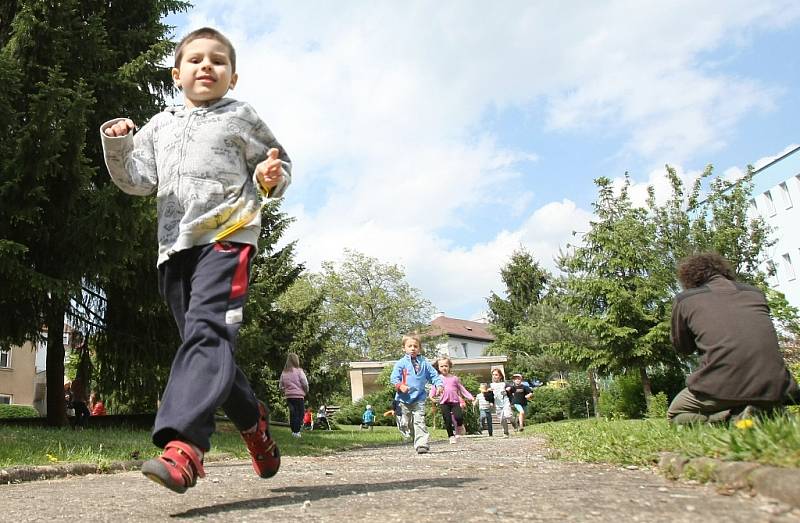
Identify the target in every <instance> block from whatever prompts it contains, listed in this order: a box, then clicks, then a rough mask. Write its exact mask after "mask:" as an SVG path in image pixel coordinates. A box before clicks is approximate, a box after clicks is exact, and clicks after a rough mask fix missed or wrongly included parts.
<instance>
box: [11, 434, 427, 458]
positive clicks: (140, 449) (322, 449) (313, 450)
mask: <svg viewBox="0 0 800 523" xmlns="http://www.w3.org/2000/svg"><path fill="white" fill-rule="evenodd" d="M339 429H340V430H333V431H312V432H303V437H302V438H299V439H295V438H292V437H291V434H290V431H289V429H288V428H284V427H274V428H273V430H272V433H273V436H274V437H275V440H276V441H277V442H278V446H279V447H280V449H281V454H282V455H284V456H306V455H320V454H326V453H330V452H335V451H340V450H347V449H354V448H359V447H367V446H376V445H390V444H396V443H400V442H401V441H402V440H401V437H400V434H399V432H398V431H397V428H395V427H375V428H374V430H372V431H364V430H361V429H360V428H359V427H358V426H348V425H343V426H340V427H339ZM439 437H441V436H439ZM211 446H212V449H211V452H209V454H208V457H207V460H208V461H211V460H214V459H220V458H222V457H230V456H233V457H236V458H242V459H246V458H247V457H248V456H247V450H246V449H245V447H244V443H242V440H241V438H240V437H239V433H238V432H237V431H236V429H235V428H234V427H233V426H232V425H231V424H230V423H218V424H217V432H216V433H215V434H214V436H213V437H212V439H211ZM159 453H160V449H158V448H156V447H155V446H153V444H152V443H151V441H150V432H149V431H146V430H134V429H86V430H82V431H74V430H72V429H69V428H60V429H59V428H29V427H13V426H1V425H0V467H12V466H18V465H50V464H54V463H97V464H98V465H100V466H103V465H107V464H109V463H113V462H115V461H126V460H130V459H149V458H151V457H154V456H157V455H158V454H159Z"/></svg>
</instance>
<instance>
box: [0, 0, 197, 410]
mask: <svg viewBox="0 0 800 523" xmlns="http://www.w3.org/2000/svg"><path fill="white" fill-rule="evenodd" d="M187 5H188V4H187V3H186V2H182V1H179V0H129V1H128V2H125V3H122V2H107V1H101V0H61V1H59V2H49V1H45V0H18V1H16V2H12V4H4V6H3V9H4V10H3V12H2V14H3V15H4V16H6V17H7V18H5V19H3V20H0V38H3V40H2V42H0V43H2V51H0V75H2V76H1V77H0V91H1V92H2V94H0V100H8V101H9V102H10V103H9V105H8V108H7V109H5V110H4V112H3V113H0V114H2V116H3V120H2V121H0V130H2V132H3V136H2V140H0V142H2V143H3V144H4V145H3V147H4V149H5V150H4V152H6V151H8V152H10V154H9V155H4V156H3V158H2V160H0V200H2V201H3V206H2V209H1V210H0V287H2V288H3V289H4V291H3V295H2V297H1V298H0V315H2V321H0V338H2V339H3V340H4V341H5V342H14V343H21V342H22V341H23V340H24V339H37V338H38V337H39V333H40V332H41V328H42V326H43V325H46V326H47V329H48V354H47V384H48V398H47V407H48V422H49V423H50V424H61V423H63V422H64V421H65V417H64V407H63V403H64V402H63V397H62V394H61V389H62V383H63V381H62V380H63V374H64V364H63V362H64V348H63V345H62V342H61V340H62V329H63V320H64V316H65V313H66V314H70V313H72V312H73V311H72V310H71V307H72V304H74V303H76V302H81V301H83V298H84V293H83V292H82V288H83V287H84V286H88V287H89V288H92V289H103V288H104V284H107V283H108V282H110V281H116V280H121V279H122V278H125V277H130V276H132V274H131V273H125V272H124V271H120V270H119V269H120V267H121V266H124V265H125V264H126V263H129V261H130V259H131V258H134V259H135V258H137V256H138V254H137V251H138V250H139V249H140V245H139V241H140V239H141V238H142V233H144V232H150V231H151V230H152V229H148V223H149V220H148V219H147V218H146V217H144V215H143V213H144V212H145V210H144V209H145V207H144V206H143V205H142V204H140V205H135V204H134V205H131V204H130V202H129V201H126V200H127V198H123V197H122V196H121V195H120V194H119V191H117V190H115V189H112V188H111V186H110V184H109V182H108V179H107V175H106V174H105V169H104V168H101V167H100V166H102V165H103V163H102V156H101V153H100V144H99V138H98V129H99V124H100V122H102V121H104V120H106V119H108V118H110V117H112V116H118V115H120V114H125V115H129V116H131V117H133V118H137V119H139V120H140V121H142V120H143V119H144V118H145V115H147V116H149V115H152V114H153V113H154V112H157V110H158V108H159V106H160V105H161V104H162V103H163V97H164V95H165V94H166V93H168V92H169V91H170V89H171V82H170V81H169V74H168V70H167V69H166V68H164V67H161V66H160V65H159V63H160V62H161V60H162V59H163V58H164V57H165V56H166V55H167V54H168V53H169V52H170V50H171V46H172V44H171V42H170V41H169V40H168V32H169V28H168V27H167V26H166V25H164V24H163V23H161V17H162V16H164V15H166V14H168V13H170V12H174V11H176V10H181V9H185V8H186V6H187ZM6 9H7V10H8V12H6ZM9 20H11V23H10V25H9V24H8V21H9ZM87 133H88V134H87ZM150 249H151V250H152V249H153V247H150ZM129 301H135V300H130V298H129ZM109 306H110V303H109Z"/></svg>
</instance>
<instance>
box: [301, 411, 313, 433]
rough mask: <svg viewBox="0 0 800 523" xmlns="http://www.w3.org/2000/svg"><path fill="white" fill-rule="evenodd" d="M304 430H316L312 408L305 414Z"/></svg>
mask: <svg viewBox="0 0 800 523" xmlns="http://www.w3.org/2000/svg"><path fill="white" fill-rule="evenodd" d="M303 430H314V413H313V412H311V407H309V408H307V409H306V412H305V414H303Z"/></svg>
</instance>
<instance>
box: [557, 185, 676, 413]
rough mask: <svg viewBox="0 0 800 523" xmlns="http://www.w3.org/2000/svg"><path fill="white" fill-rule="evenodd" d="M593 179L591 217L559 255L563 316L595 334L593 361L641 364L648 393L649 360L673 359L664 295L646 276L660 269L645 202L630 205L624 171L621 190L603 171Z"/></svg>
mask: <svg viewBox="0 0 800 523" xmlns="http://www.w3.org/2000/svg"><path fill="white" fill-rule="evenodd" d="M595 183H596V184H597V186H598V188H599V196H598V201H597V202H596V203H595V204H594V207H595V215H596V217H597V219H596V221H593V222H592V224H591V229H590V230H589V231H588V232H587V233H586V234H585V235H584V236H583V243H582V245H581V246H578V247H576V248H575V250H574V251H572V252H571V253H566V254H564V255H563V256H561V257H560V259H559V266H560V268H561V269H562V271H564V272H565V273H566V274H567V278H566V280H565V286H566V289H567V292H566V294H565V298H566V299H567V301H568V304H569V306H570V307H569V308H570V310H572V311H575V313H576V314H574V315H573V316H572V317H571V318H570V320H569V323H570V324H571V325H573V326H574V327H575V328H577V329H579V330H580V331H582V332H584V333H586V334H587V335H588V336H589V337H590V339H592V340H594V341H595V346H594V347H593V352H592V353H591V367H593V368H596V369H598V370H600V371H615V372H620V371H625V370H628V371H637V372H639V373H640V375H641V378H642V383H643V385H644V389H645V397H646V398H649V396H650V386H649V380H648V375H647V371H646V369H647V367H648V366H649V365H655V364H657V363H660V362H668V363H674V362H675V356H674V353H673V351H672V350H671V349H670V346H669V335H668V334H669V333H668V331H665V330H664V324H663V319H664V317H665V314H666V312H665V311H666V310H667V308H668V303H669V296H668V295H667V289H665V288H664V287H663V285H661V280H660V279H659V278H653V277H651V274H656V273H659V272H660V271H661V270H662V269H661V267H662V257H661V254H660V253H659V252H657V251H656V249H655V244H656V241H655V239H656V238H655V236H656V230H655V227H654V224H653V222H652V220H650V219H649V218H648V214H647V211H646V209H643V208H639V207H635V206H633V205H632V202H631V200H630V197H629V195H628V187H629V185H630V181H629V179H628V177H627V176H626V179H625V185H624V186H623V187H622V190H621V191H620V192H619V194H615V193H614V188H613V185H612V183H611V180H609V179H607V178H599V179H598V180H596V181H595Z"/></svg>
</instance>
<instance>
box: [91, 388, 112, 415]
mask: <svg viewBox="0 0 800 523" xmlns="http://www.w3.org/2000/svg"><path fill="white" fill-rule="evenodd" d="M89 405H90V406H91V411H92V416H105V415H107V414H108V413H107V412H106V406H105V405H104V404H103V400H101V399H100V394H98V393H96V392H92V393H91V395H89Z"/></svg>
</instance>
